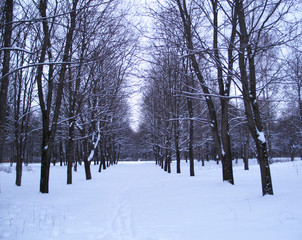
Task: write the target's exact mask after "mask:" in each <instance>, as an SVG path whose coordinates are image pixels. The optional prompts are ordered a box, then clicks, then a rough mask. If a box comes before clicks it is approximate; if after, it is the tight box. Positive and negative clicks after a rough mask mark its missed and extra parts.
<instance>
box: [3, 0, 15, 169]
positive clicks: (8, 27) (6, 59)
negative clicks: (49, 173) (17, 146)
mask: <svg viewBox="0 0 302 240" xmlns="http://www.w3.org/2000/svg"><path fill="white" fill-rule="evenodd" d="M13 4H14V3H13V0H6V2H5V22H4V23H5V27H4V36H3V38H4V45H3V47H4V48H10V47H11V37H12V20H13ZM3 55H4V56H3V63H2V78H1V89H0V103H1V104H0V126H1V127H0V163H2V162H3V153H4V144H5V125H6V110H7V91H8V85H9V75H8V74H9V65H10V58H11V57H10V50H9V49H5V50H4V54H3Z"/></svg>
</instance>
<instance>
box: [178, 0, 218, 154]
mask: <svg viewBox="0 0 302 240" xmlns="http://www.w3.org/2000/svg"><path fill="white" fill-rule="evenodd" d="M177 5H178V8H179V12H180V15H181V18H182V22H183V27H184V33H185V38H186V45H187V48H188V53H189V58H190V60H191V63H192V67H193V70H194V72H195V74H196V77H197V79H198V81H199V82H200V85H201V88H202V91H203V93H204V94H205V95H206V97H205V99H206V104H207V107H208V111H209V117H210V126H211V132H212V136H213V140H214V144H215V148H216V151H217V153H218V156H219V158H220V159H222V148H221V145H222V144H221V140H220V136H219V131H218V123H217V116H216V110H215V106H214V102H213V100H212V97H211V96H210V91H209V88H208V87H207V85H206V82H205V80H204V78H203V75H202V73H201V70H200V68H199V64H198V61H197V59H196V56H195V54H194V50H195V49H194V45H193V37H192V30H191V27H192V26H191V24H192V23H191V18H190V15H189V13H188V11H187V7H186V2H185V1H183V3H181V1H180V0H177Z"/></svg>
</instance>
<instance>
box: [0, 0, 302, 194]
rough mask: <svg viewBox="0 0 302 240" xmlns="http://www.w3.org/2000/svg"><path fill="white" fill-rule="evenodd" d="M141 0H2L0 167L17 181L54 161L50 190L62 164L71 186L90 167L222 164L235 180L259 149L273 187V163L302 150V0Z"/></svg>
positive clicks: (43, 185)
mask: <svg viewBox="0 0 302 240" xmlns="http://www.w3.org/2000/svg"><path fill="white" fill-rule="evenodd" d="M138 2H139V1H130V0H129V1H122V0H101V1H100V0H67V1H66V0H64V1H63V0H28V1H24V0H3V1H1V2H0V17H1V23H0V43H1V48H0V59H1V62H0V63H1V64H0V70H1V78H0V84H1V90H0V91H1V92H0V103H1V104H0V163H7V162H10V163H11V164H12V165H13V164H14V165H15V167H16V185H17V186H21V183H22V167H23V166H24V164H25V165H27V164H29V163H33V162H35V163H37V162H38V163H41V177H40V192H41V193H48V192H49V184H48V183H49V169H50V165H51V164H53V165H55V164H60V165H61V166H65V167H66V182H67V184H72V180H73V179H72V175H73V171H77V167H78V165H84V169H85V177H86V179H87V180H89V179H91V178H92V176H91V170H90V166H91V164H94V165H99V167H98V170H99V172H102V171H103V170H105V169H106V168H108V167H110V166H111V165H114V164H117V163H118V162H119V161H127V160H134V161H137V160H148V161H151V160H152V161H155V162H156V164H158V165H159V166H160V167H161V168H163V169H164V170H165V171H167V172H168V173H171V171H174V170H173V169H171V163H172V162H175V163H176V164H175V166H176V169H175V171H176V172H177V173H181V165H180V163H181V161H188V162H189V163H190V168H189V171H190V176H194V175H195V171H194V160H198V161H201V162H202V164H203V165H204V162H205V161H217V163H219V162H220V163H221V164H222V180H223V181H226V182H229V183H230V184H236V182H235V181H234V178H233V169H232V165H233V162H235V161H238V159H240V161H241V159H242V160H243V162H244V169H245V170H248V169H249V159H251V158H257V161H258V164H259V168H260V172H261V174H260V176H261V182H262V194H263V195H273V184H272V179H271V173H270V163H271V162H273V161H274V159H278V158H283V157H287V158H290V159H291V160H292V161H293V160H294V158H295V157H301V158H302V145H301V140H302V133H301V129H302V99H301V93H302V90H301V87H302V36H301V33H302V24H301V20H302V4H301V2H300V1H294V0H206V1H201V0H154V1H149V2H148V1H146V3H145V4H144V7H143V8H142V7H137V6H138V5H141V4H143V3H138ZM142 9H143V10H142ZM140 11H141V12H140ZM140 15H141V16H140ZM142 16H143V17H142ZM143 19H144V20H143ZM133 79H139V81H137V80H136V81H133V82H134V83H135V86H134V85H133V82H132V80H133ZM133 94H139V95H140V96H141V98H138V99H139V100H137V99H136V100H133V99H132V97H133ZM133 104H134V105H136V108H135V109H136V110H135V111H136V114H137V116H136V120H133V116H132V115H131V114H133V111H132V110H133V109H132V110H131V108H133ZM131 111H132V112H131ZM133 121H136V123H133ZM133 124H136V128H134V127H133Z"/></svg>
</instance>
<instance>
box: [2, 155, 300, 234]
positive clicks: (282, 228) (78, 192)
mask: <svg viewBox="0 0 302 240" xmlns="http://www.w3.org/2000/svg"><path fill="white" fill-rule="evenodd" d="M205 164H206V166H205V167H202V166H201V163H200V162H196V164H195V174H196V176H195V177H190V176H189V166H188V164H187V163H185V162H182V174H176V173H172V174H168V173H166V172H164V171H163V170H161V169H160V167H158V166H156V165H155V164H154V163H153V162H125V163H123V162H120V163H119V164H118V165H115V166H111V167H110V168H108V169H107V170H106V171H103V172H102V173H98V166H94V165H92V166H91V168H92V169H91V170H92V177H93V179H92V180H90V181H86V180H85V174H84V168H83V166H79V170H78V172H76V173H75V172H73V184H72V185H66V184H65V182H66V167H60V166H52V167H51V169H50V193H49V194H41V193H39V177H40V166H39V165H30V166H29V167H24V172H23V178H22V187H17V186H15V185H14V182H15V171H14V170H13V171H12V172H9V171H8V170H9V169H7V168H8V165H2V166H0V168H2V171H1V176H0V177H1V182H0V184H1V193H0V239H14V240H16V239H23V240H42V239H62V240H65V239H70V240H77V239H79V240H83V239H85V240H86V239H87V240H90V239H91V240H186V239H187V240H200V239H202V240H208V239H209V240H215V239H217V240H218V239H219V240H221V239H223V240H228V239H230V240H237V239H238V240H242V239H244V240H249V239H251V240H255V239H266V240H270V239H274V240H277V239H282V240H284V239H288V240H294V239H297V240H298V239H299V240H300V239H302V161H300V160H297V161H294V162H282V163H274V164H272V165H271V173H272V180H273V187H274V193H275V195H273V196H264V197H263V196H262V192H261V181H260V171H259V166H258V165H257V164H256V163H255V162H254V163H252V164H251V166H250V170H249V171H244V170H243V166H242V164H241V161H240V164H238V165H235V164H234V178H235V185H234V186H232V185H230V184H229V183H226V182H222V180H221V179H222V173H221V166H220V165H219V166H218V165H216V163H215V162H214V161H212V162H206V163H205ZM172 167H173V168H172V169H173V171H174V172H175V164H174V163H173V166H172ZM4 169H5V170H7V171H3V170H4Z"/></svg>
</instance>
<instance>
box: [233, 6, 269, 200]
mask: <svg viewBox="0 0 302 240" xmlns="http://www.w3.org/2000/svg"><path fill="white" fill-rule="evenodd" d="M236 12H237V14H238V22H239V26H240V32H241V34H240V49H239V68H240V73H241V78H240V80H241V84H242V91H243V92H242V93H243V101H244V107H245V114H246V118H247V122H248V128H249V131H250V133H251V135H252V138H253V140H254V142H255V144H256V149H257V159H258V162H259V165H260V172H261V182H262V194H263V195H267V194H268V195H273V186H272V180H271V174H270V167H269V159H268V152H267V142H266V138H265V134H264V131H263V125H262V120H261V116H260V111H259V106H258V103H257V94H256V71H255V63H254V56H255V55H254V53H252V49H251V46H250V43H249V38H248V33H247V28H246V23H245V15H244V8H243V5H242V1H240V0H236ZM245 52H246V53H247V59H248V65H249V77H248V75H247V71H246V65H245Z"/></svg>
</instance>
